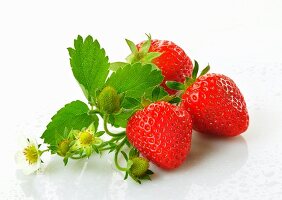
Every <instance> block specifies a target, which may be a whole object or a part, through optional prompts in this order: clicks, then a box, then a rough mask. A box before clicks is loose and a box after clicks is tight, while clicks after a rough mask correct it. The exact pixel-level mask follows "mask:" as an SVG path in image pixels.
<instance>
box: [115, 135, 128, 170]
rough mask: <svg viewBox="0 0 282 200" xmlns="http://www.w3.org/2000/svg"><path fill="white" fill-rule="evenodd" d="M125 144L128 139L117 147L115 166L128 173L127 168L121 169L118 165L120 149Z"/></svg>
mask: <svg viewBox="0 0 282 200" xmlns="http://www.w3.org/2000/svg"><path fill="white" fill-rule="evenodd" d="M125 142H126V138H124V139H123V141H122V142H121V143H120V144H119V145H118V146H117V148H116V153H115V165H116V168H117V169H119V170H120V171H127V168H124V167H121V166H120V165H119V163H118V154H119V151H120V149H121V148H122V147H123V145H124V144H125Z"/></svg>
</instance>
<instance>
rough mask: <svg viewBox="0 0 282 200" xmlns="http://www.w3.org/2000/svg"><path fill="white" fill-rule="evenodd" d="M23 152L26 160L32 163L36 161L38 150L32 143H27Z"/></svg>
mask: <svg viewBox="0 0 282 200" xmlns="http://www.w3.org/2000/svg"><path fill="white" fill-rule="evenodd" d="M23 153H24V155H25V159H26V161H27V162H28V163H29V164H30V165H32V164H34V163H36V162H37V159H38V151H37V149H36V147H35V146H34V145H29V146H27V147H26V148H25V149H24V150H23Z"/></svg>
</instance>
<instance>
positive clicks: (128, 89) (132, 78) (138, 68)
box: [106, 63, 163, 99]
mask: <svg viewBox="0 0 282 200" xmlns="http://www.w3.org/2000/svg"><path fill="white" fill-rule="evenodd" d="M162 80H163V76H162V74H161V72H160V71H159V70H152V65H150V64H145V65H142V64H141V63H136V64H128V65H126V66H124V67H122V68H119V69H118V70H117V71H116V72H114V73H113V74H112V76H111V77H110V78H109V79H108V81H107V82H106V85H108V86H111V87H113V88H115V89H116V90H117V92H118V93H125V96H126V97H131V98H136V99H140V98H141V97H142V96H143V95H144V94H145V92H147V91H148V88H150V90H151V91H152V90H153V88H154V87H155V86H157V85H159V84H160V83H161V82H162Z"/></svg>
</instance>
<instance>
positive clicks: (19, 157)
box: [15, 151, 28, 169]
mask: <svg viewBox="0 0 282 200" xmlns="http://www.w3.org/2000/svg"><path fill="white" fill-rule="evenodd" d="M15 161H16V164H17V167H18V168H19V169H22V168H24V167H26V166H27V165H28V162H27V161H26V159H25V155H24V154H23V152H22V151H18V152H17V153H16V155H15Z"/></svg>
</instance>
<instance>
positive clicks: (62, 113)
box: [41, 101, 98, 150]
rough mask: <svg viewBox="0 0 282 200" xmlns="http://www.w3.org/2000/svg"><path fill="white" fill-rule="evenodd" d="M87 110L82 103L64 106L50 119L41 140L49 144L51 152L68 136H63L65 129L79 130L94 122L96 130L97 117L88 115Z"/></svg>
mask: <svg viewBox="0 0 282 200" xmlns="http://www.w3.org/2000/svg"><path fill="white" fill-rule="evenodd" d="M88 110H89V109H88V106H87V105H86V104H85V103H83V102H82V101H73V102H71V103H69V104H66V105H65V106H64V107H63V108H62V109H60V110H59V111H58V112H57V113H56V114H55V115H54V116H53V117H52V121H51V122H50V123H49V124H48V125H47V128H46V130H45V131H44V133H43V134H42V136H41V138H42V139H44V142H45V143H47V144H50V146H51V149H52V150H55V148H56V146H57V144H58V142H59V141H61V140H62V139H65V138H67V137H68V134H64V130H65V128H67V129H68V130H72V129H74V130H80V129H82V128H84V127H88V126H89V125H90V124H91V123H93V122H94V126H95V128H96V129H97V126H98V117H97V116H96V115H88V114H87V112H88Z"/></svg>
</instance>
